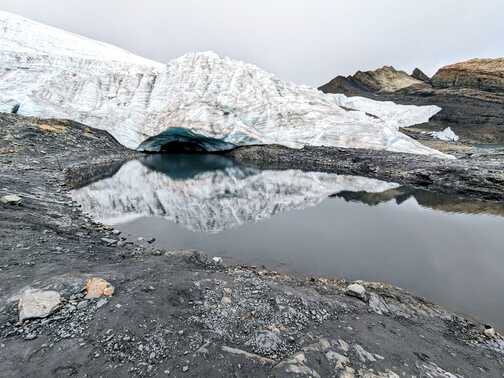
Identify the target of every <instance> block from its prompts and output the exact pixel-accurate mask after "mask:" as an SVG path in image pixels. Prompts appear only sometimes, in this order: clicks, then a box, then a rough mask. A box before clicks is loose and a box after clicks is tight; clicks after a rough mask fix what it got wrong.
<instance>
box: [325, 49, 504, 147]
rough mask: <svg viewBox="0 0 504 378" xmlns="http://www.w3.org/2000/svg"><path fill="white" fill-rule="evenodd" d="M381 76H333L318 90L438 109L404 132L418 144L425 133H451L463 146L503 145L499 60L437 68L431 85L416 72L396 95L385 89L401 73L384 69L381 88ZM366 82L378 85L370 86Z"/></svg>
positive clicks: (378, 73) (376, 73) (398, 79)
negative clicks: (425, 119) (413, 81)
mask: <svg viewBox="0 0 504 378" xmlns="http://www.w3.org/2000/svg"><path fill="white" fill-rule="evenodd" d="M382 71H383V69H378V70H376V71H368V72H366V73H365V74H362V73H360V72H359V73H357V74H356V75H354V76H349V77H343V76H338V77H336V78H335V79H333V80H332V81H330V82H329V83H327V84H325V85H323V86H321V87H320V88H319V89H320V90H321V91H323V92H325V93H343V94H345V95H347V96H362V97H366V98H372V99H375V100H382V101H394V102H397V103H400V104H410V105H413V104H414V105H427V104H431V105H437V106H439V107H440V108H442V111H441V112H439V113H438V114H436V115H435V116H434V117H432V118H431V119H430V121H429V122H427V123H424V124H422V125H417V126H416V127H414V128H413V129H411V130H403V131H404V132H406V133H408V135H410V136H412V137H414V138H417V139H418V138H420V139H422V138H424V137H425V133H429V132H440V131H442V130H445V129H446V128H448V127H450V128H451V129H452V130H453V131H454V132H455V133H456V134H457V135H459V136H460V137H461V142H462V143H465V144H472V145H474V144H503V143H504V112H503V111H502V109H503V106H504V79H503V77H504V76H503V75H504V73H503V72H504V71H503V59H474V60H470V61H467V62H462V63H457V64H453V65H449V66H446V67H443V68H441V69H440V70H439V71H438V72H437V73H436V75H434V77H433V78H432V79H429V77H428V76H427V75H425V74H424V73H423V72H421V71H420V70H419V69H416V70H415V71H414V73H413V74H412V75H411V76H410V79H411V80H417V82H416V83H412V84H411V85H409V86H404V87H402V88H399V89H397V90H395V91H390V88H393V87H394V83H396V82H404V79H403V78H404V74H405V73H404V72H401V71H397V70H394V69H392V68H388V75H387V76H386V78H387V81H385V82H383V80H382V81H380V80H379V78H381V79H383V77H384V76H383V74H382ZM363 78H364V79H363ZM369 78H371V79H369ZM370 82H372V83H375V84H376V83H378V84H379V85H370ZM422 133H423V135H422Z"/></svg>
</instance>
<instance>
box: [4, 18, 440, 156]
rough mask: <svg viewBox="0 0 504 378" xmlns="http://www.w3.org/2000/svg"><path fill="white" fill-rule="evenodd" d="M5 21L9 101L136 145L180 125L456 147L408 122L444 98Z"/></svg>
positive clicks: (205, 131) (249, 139)
mask: <svg viewBox="0 0 504 378" xmlns="http://www.w3.org/2000/svg"><path fill="white" fill-rule="evenodd" d="M0 30H1V31H2V33H1V35H0V111H10V110H11V109H12V108H13V106H15V105H16V104H18V105H20V108H19V111H18V112H19V113H20V114H24V115H32V116H37V117H43V118H50V117H56V118H70V119H73V120H76V121H79V122H82V123H84V124H87V125H90V126H93V127H96V128H99V129H104V130H107V131H109V132H110V133H111V134H112V135H113V136H114V137H116V138H117V139H118V140H119V142H121V143H122V144H124V145H125V146H127V147H130V148H138V146H139V145H141V143H142V142H144V141H145V140H146V139H148V138H151V137H155V136H157V135H159V134H161V133H163V132H166V130H167V129H169V128H173V127H178V128H186V129H188V130H189V131H191V132H194V133H196V134H198V135H202V136H205V137H209V138H215V139H219V140H223V141H224V142H226V143H231V144H234V145H247V144H273V143H276V144H282V145H285V146H288V147H293V148H300V147H302V146H304V145H326V146H339V147H355V148H370V149H378V150H388V151H396V152H408V153H417V154H426V155H436V156H446V155H443V154H441V153H440V152H438V151H436V150H433V149H430V148H428V147H425V146H423V145H422V144H420V143H418V142H416V141H414V140H413V139H411V138H409V137H408V136H406V135H404V134H402V133H401V132H399V130H398V128H399V127H407V126H411V125H414V124H418V123H423V122H426V121H427V120H428V119H429V118H430V117H432V116H433V115H434V114H436V113H437V112H438V111H440V108H438V107H436V106H423V107H417V106H402V105H396V104H393V103H383V102H377V101H373V100H369V99H364V98H347V97H346V96H343V95H326V94H323V93H322V92H320V91H318V90H316V89H313V88H309V87H306V86H299V85H295V84H293V83H289V82H286V81H282V80H279V79H277V78H276V77H275V76H273V75H272V74H270V73H267V72H265V71H263V70H261V69H259V68H258V67H256V66H254V65H251V64H246V63H243V62H240V61H236V60H232V59H229V58H221V57H219V56H218V55H217V54H215V53H211V52H206V53H191V54H187V55H184V56H182V57H180V58H178V59H175V60H173V61H171V62H169V63H168V64H161V63H158V62H154V61H151V60H148V59H144V58H141V57H139V56H136V55H134V54H132V53H130V52H127V51H124V50H122V49H119V48H117V47H114V46H111V45H107V44H105V43H101V42H97V41H93V40H90V39H87V38H84V37H81V36H78V35H75V34H72V33H68V32H65V31H62V30H59V29H56V28H52V27H50V26H46V25H42V24H40V23H37V22H33V21H30V20H28V19H25V18H23V17H20V16H17V15H13V14H10V13H6V12H1V11H0ZM165 135H166V134H165ZM154 144H155V143H154Z"/></svg>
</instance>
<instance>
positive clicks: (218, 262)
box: [212, 257, 222, 264]
mask: <svg viewBox="0 0 504 378" xmlns="http://www.w3.org/2000/svg"><path fill="white" fill-rule="evenodd" d="M212 261H213V262H214V263H216V264H222V257H212Z"/></svg>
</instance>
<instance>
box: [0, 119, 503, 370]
mask: <svg viewBox="0 0 504 378" xmlns="http://www.w3.org/2000/svg"><path fill="white" fill-rule="evenodd" d="M0 135H1V138H0V143H1V144H0V161H1V164H2V167H3V168H2V172H0V188H1V189H0V196H5V195H7V194H16V195H18V196H19V197H21V199H22V200H21V203H20V204H19V205H18V204H6V205H3V204H2V205H0V208H1V211H2V215H3V220H2V221H1V222H0V233H1V235H2V250H3V251H2V255H1V257H0V266H1V272H2V274H3V285H2V289H1V291H0V351H1V352H2V353H1V354H0V369H1V370H2V371H3V372H4V374H6V376H7V377H9V376H12V377H14V376H32V375H40V376H51V375H53V376H54V375H57V376H60V375H69V374H74V375H77V376H82V375H84V374H88V375H90V376H95V375H108V376H125V375H140V376H167V375H170V376H201V375H207V376H210V377H213V376H215V377H218V376H272V375H273V376H296V375H297V376H315V377H316V376H342V377H352V376H356V377H359V376H362V377H396V376H401V375H402V374H408V375H416V376H422V374H424V375H425V376H428V375H427V374H431V376H434V377H435V376H442V374H448V373H451V374H454V375H455V374H459V375H462V376H469V377H470V376H482V375H484V376H496V377H497V376H501V374H502V371H503V369H504V339H503V338H502V337H501V336H500V335H498V334H497V335H495V336H493V337H489V336H487V335H486V334H485V325H484V324H481V323H479V322H477V321H474V320H469V319H465V318H463V317H461V316H458V315H456V314H454V313H451V312H449V311H446V310H444V309H443V308H442V307H440V306H437V305H435V304H432V303H430V302H428V301H426V300H425V299H423V298H419V297H416V296H415V295H412V294H410V293H408V292H406V291H403V290H401V289H399V288H396V287H393V286H389V285H385V284H380V283H368V282H357V283H356V284H357V285H358V286H360V287H362V288H364V292H360V291H359V290H360V288H357V289H359V290H353V289H352V288H351V287H350V286H351V285H352V282H348V281H345V280H342V279H327V278H309V277H298V276H296V277H295V276H291V275H288V274H285V273H278V272H272V271H268V270H262V269H258V268H255V267H249V266H225V265H223V264H222V263H221V262H219V261H214V260H213V259H211V258H209V257H207V256H206V255H204V254H203V253H201V252H194V251H170V250H157V249H153V248H152V247H151V246H150V245H148V244H139V243H130V242H128V241H125V240H122V239H121V236H120V235H119V234H117V233H116V232H115V230H113V229H112V228H111V227H108V226H106V225H101V224H98V223H95V222H94V221H92V220H91V219H89V218H88V217H87V216H86V215H84V214H82V212H81V211H80V209H79V206H78V205H77V204H75V203H74V202H72V201H71V199H70V198H69V197H68V191H69V189H70V187H71V186H72V185H76V183H77V182H81V183H85V182H86V181H89V180H94V179H96V173H97V172H99V173H100V174H105V175H107V174H111V173H113V171H114V169H116V167H117V163H118V162H119V161H121V160H127V159H131V158H134V157H135V156H138V154H137V153H135V152H132V151H129V150H126V149H125V148H124V147H122V146H121V145H119V143H117V142H116V141H115V140H114V139H113V138H112V137H111V136H110V135H109V134H107V133H105V132H103V131H99V130H95V129H91V128H89V127H86V126H84V125H79V124H77V123H74V122H70V121H54V120H38V119H34V118H25V117H20V116H14V115H7V114H0ZM226 155H228V156H231V157H233V158H235V159H237V160H239V161H240V162H242V163H246V164H252V165H255V166H264V165H265V164H266V163H265V162H266V161H267V162H268V163H267V164H268V167H270V168H271V167H273V168H278V169H281V168H283V167H287V165H288V164H290V168H301V169H303V167H304V169H308V168H309V167H312V168H311V169H317V170H331V171H337V173H347V174H348V173H352V174H360V175H367V176H369V177H374V178H382V179H383V178H388V179H392V180H390V181H396V180H400V181H401V182H400V183H401V184H409V185H413V186H420V187H422V188H424V189H425V188H427V189H431V190H438V189H440V190H444V191H445V192H447V191H448V190H449V188H450V187H451V188H452V189H451V190H452V192H454V193H456V194H459V195H464V196H467V197H471V198H475V197H478V198H480V197H483V198H487V199H492V200H500V201H502V200H504V191H503V190H502V188H504V178H502V174H500V175H499V172H498V170H499V169H500V167H502V163H501V162H500V161H499V160H498V159H495V160H492V159H489V160H486V161H483V160H481V161H480V163H479V165H478V166H477V169H476V170H474V169H473V170H467V168H468V163H467V162H464V161H462V162H459V163H456V164H454V163H453V161H450V162H452V163H449V162H445V163H443V165H442V166H443V169H442V170H439V164H440V162H439V161H437V160H432V159H425V158H420V157H416V156H404V155H403V154H398V155H395V154H390V153H379V152H376V151H373V152H369V151H368V152H366V151H363V150H345V149H325V148H305V149H303V150H300V151H295V152H293V151H292V150H288V149H284V148H280V147H276V146H262V147H242V148H239V149H237V150H234V151H232V152H230V153H228V154H226ZM114 163H116V164H114ZM399 163H400V164H399ZM398 164H399V166H401V164H404V165H403V166H402V167H403V168H402V169H399V168H397V167H398ZM436 164H437V165H436ZM471 164H473V160H471ZM105 166H106V167H109V170H108V171H105V173H104V172H103V167H105ZM377 167H379V168H380V169H377ZM98 168H99V169H98ZM75 172H78V173H79V177H78V179H77V180H74V181H72V180H69V179H70V178H75ZM443 175H444V176H443ZM471 175H479V176H478V177H486V179H485V180H483V181H482V182H483V184H484V185H480V184H477V182H478V180H479V179H474V176H471ZM442 177H449V178H451V180H452V181H453V182H457V183H458V184H457V185H455V186H454V185H448V184H447V183H446V182H444V180H442ZM457 177H458V179H457V180H456V179H455V178H457ZM471 177H473V180H471ZM393 178H395V180H394V179H393ZM91 277H100V278H103V279H106V280H107V281H109V282H110V283H112V285H114V287H115V293H114V295H113V296H111V297H110V298H105V299H104V298H101V299H91V300H89V299H88V300H86V299H85V298H84V297H83V294H82V289H83V287H84V285H85V281H86V279H88V278H91ZM28 287H30V288H37V289H42V290H55V291H57V292H58V293H60V295H61V296H62V301H61V303H60V305H59V307H58V308H57V309H56V310H55V311H54V312H53V313H52V314H50V315H48V316H47V317H45V318H42V319H36V320H28V321H25V322H23V323H20V322H18V310H17V298H18V297H19V296H20V295H21V294H22V293H23V292H24V290H26V288H28ZM343 374H347V375H343ZM436 374H438V375H436ZM445 376H446V375H445Z"/></svg>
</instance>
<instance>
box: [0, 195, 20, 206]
mask: <svg viewBox="0 0 504 378" xmlns="http://www.w3.org/2000/svg"><path fill="white" fill-rule="evenodd" d="M22 200H23V199H22V198H21V197H19V196H18V195H15V194H8V195H6V196H3V197H2V198H0V202H2V203H3V204H5V205H19V204H20V203H21V201H22Z"/></svg>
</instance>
